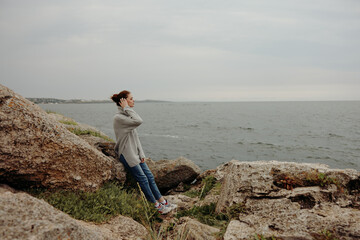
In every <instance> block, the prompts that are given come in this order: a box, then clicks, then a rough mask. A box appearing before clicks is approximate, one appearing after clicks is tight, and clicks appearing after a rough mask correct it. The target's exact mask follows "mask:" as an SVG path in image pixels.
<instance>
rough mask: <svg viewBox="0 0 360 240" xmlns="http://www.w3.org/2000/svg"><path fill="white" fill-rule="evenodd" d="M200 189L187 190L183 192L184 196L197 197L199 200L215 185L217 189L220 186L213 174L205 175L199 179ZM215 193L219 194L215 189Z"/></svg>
mask: <svg viewBox="0 0 360 240" xmlns="http://www.w3.org/2000/svg"><path fill="white" fill-rule="evenodd" d="M201 186H202V187H201V190H200V191H198V190H189V191H187V192H185V193H184V195H185V196H188V197H191V198H194V197H199V198H200V200H203V199H204V198H205V197H206V195H207V194H208V193H209V192H210V190H211V189H213V188H214V187H216V189H217V190H219V189H220V188H221V183H219V182H217V181H216V178H215V177H213V176H207V177H205V178H204V179H203V180H202V181H201ZM217 194H219V191H217Z"/></svg>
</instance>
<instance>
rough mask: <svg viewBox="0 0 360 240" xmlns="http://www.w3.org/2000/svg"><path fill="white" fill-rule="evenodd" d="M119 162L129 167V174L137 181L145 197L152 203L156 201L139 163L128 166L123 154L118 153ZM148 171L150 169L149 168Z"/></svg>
mask: <svg viewBox="0 0 360 240" xmlns="http://www.w3.org/2000/svg"><path fill="white" fill-rule="evenodd" d="M120 162H122V163H123V164H124V166H125V167H126V168H127V169H129V171H130V172H131V174H132V175H133V176H134V178H135V179H136V181H137V182H138V183H139V185H140V187H141V190H142V191H143V193H144V194H145V197H146V199H147V200H149V201H150V202H152V203H156V199H157V198H155V197H154V194H153V193H152V190H151V188H150V185H149V181H148V178H147V176H146V175H145V173H144V172H143V170H142V168H141V167H140V165H136V166H135V167H130V166H129V164H128V163H127V162H126V160H125V158H124V156H123V155H120ZM149 171H150V170H149Z"/></svg>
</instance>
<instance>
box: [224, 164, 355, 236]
mask: <svg viewBox="0 0 360 240" xmlns="http://www.w3.org/2000/svg"><path fill="white" fill-rule="evenodd" d="M218 170H219V173H217V177H218V178H219V179H221V180H222V182H223V184H222V190H221V194H220V199H219V201H218V204H217V211H218V212H220V211H226V209H227V208H228V207H230V206H232V205H233V204H243V205H244V207H245V211H244V212H241V213H240V214H239V217H238V219H236V220H233V221H232V222H231V223H230V224H229V226H228V228H227V231H226V233H225V237H224V239H248V238H249V237H253V236H254V234H261V235H262V236H264V237H271V236H275V237H279V238H285V239H286V238H288V239H294V238H295V239H313V236H314V234H318V233H319V232H321V231H324V230H329V231H331V232H333V233H334V234H336V236H341V237H342V238H341V239H360V210H359V208H358V206H359V195H358V192H357V191H356V190H355V189H351V188H347V187H348V186H349V182H351V181H353V183H352V185H353V186H356V185H357V184H358V181H359V176H360V174H359V172H357V171H356V170H350V169H348V170H336V169H329V168H328V167H327V166H326V165H320V164H300V163H288V162H277V161H270V162H263V161H260V162H239V161H235V160H233V161H231V162H229V163H226V164H224V165H222V166H219V168H218ZM318 174H323V176H328V177H331V178H332V179H336V182H337V185H335V184H329V185H327V186H326V187H325V186H324V187H320V186H315V185H316V184H315V183H314V181H310V180H309V179H306V178H310V177H311V178H315V176H316V175H318ZM279 176H282V178H279ZM309 176H310V177H309ZM281 179H287V182H286V183H287V185H284V186H282V185H281V184H280V185H279V182H280V183H281ZM324 179H325V178H324ZM290 189H291V190H290Z"/></svg>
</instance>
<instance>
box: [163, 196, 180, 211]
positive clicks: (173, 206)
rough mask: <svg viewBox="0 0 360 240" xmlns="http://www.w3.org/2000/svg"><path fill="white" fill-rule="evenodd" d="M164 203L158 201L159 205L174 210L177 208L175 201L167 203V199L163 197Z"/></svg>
mask: <svg viewBox="0 0 360 240" xmlns="http://www.w3.org/2000/svg"><path fill="white" fill-rule="evenodd" d="M165 201H166V202H165V204H162V203H160V204H161V205H163V206H165V207H166V208H169V209H170V210H174V209H175V208H177V205H176V204H175V203H169V202H168V200H166V199H165Z"/></svg>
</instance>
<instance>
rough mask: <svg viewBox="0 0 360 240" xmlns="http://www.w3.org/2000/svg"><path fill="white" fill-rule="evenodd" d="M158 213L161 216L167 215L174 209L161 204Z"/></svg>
mask: <svg viewBox="0 0 360 240" xmlns="http://www.w3.org/2000/svg"><path fill="white" fill-rule="evenodd" d="M156 208H157V210H158V212H159V213H160V214H167V213H168V212H170V211H171V210H172V209H170V208H168V207H165V206H164V205H162V204H159V206H158V207H156Z"/></svg>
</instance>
